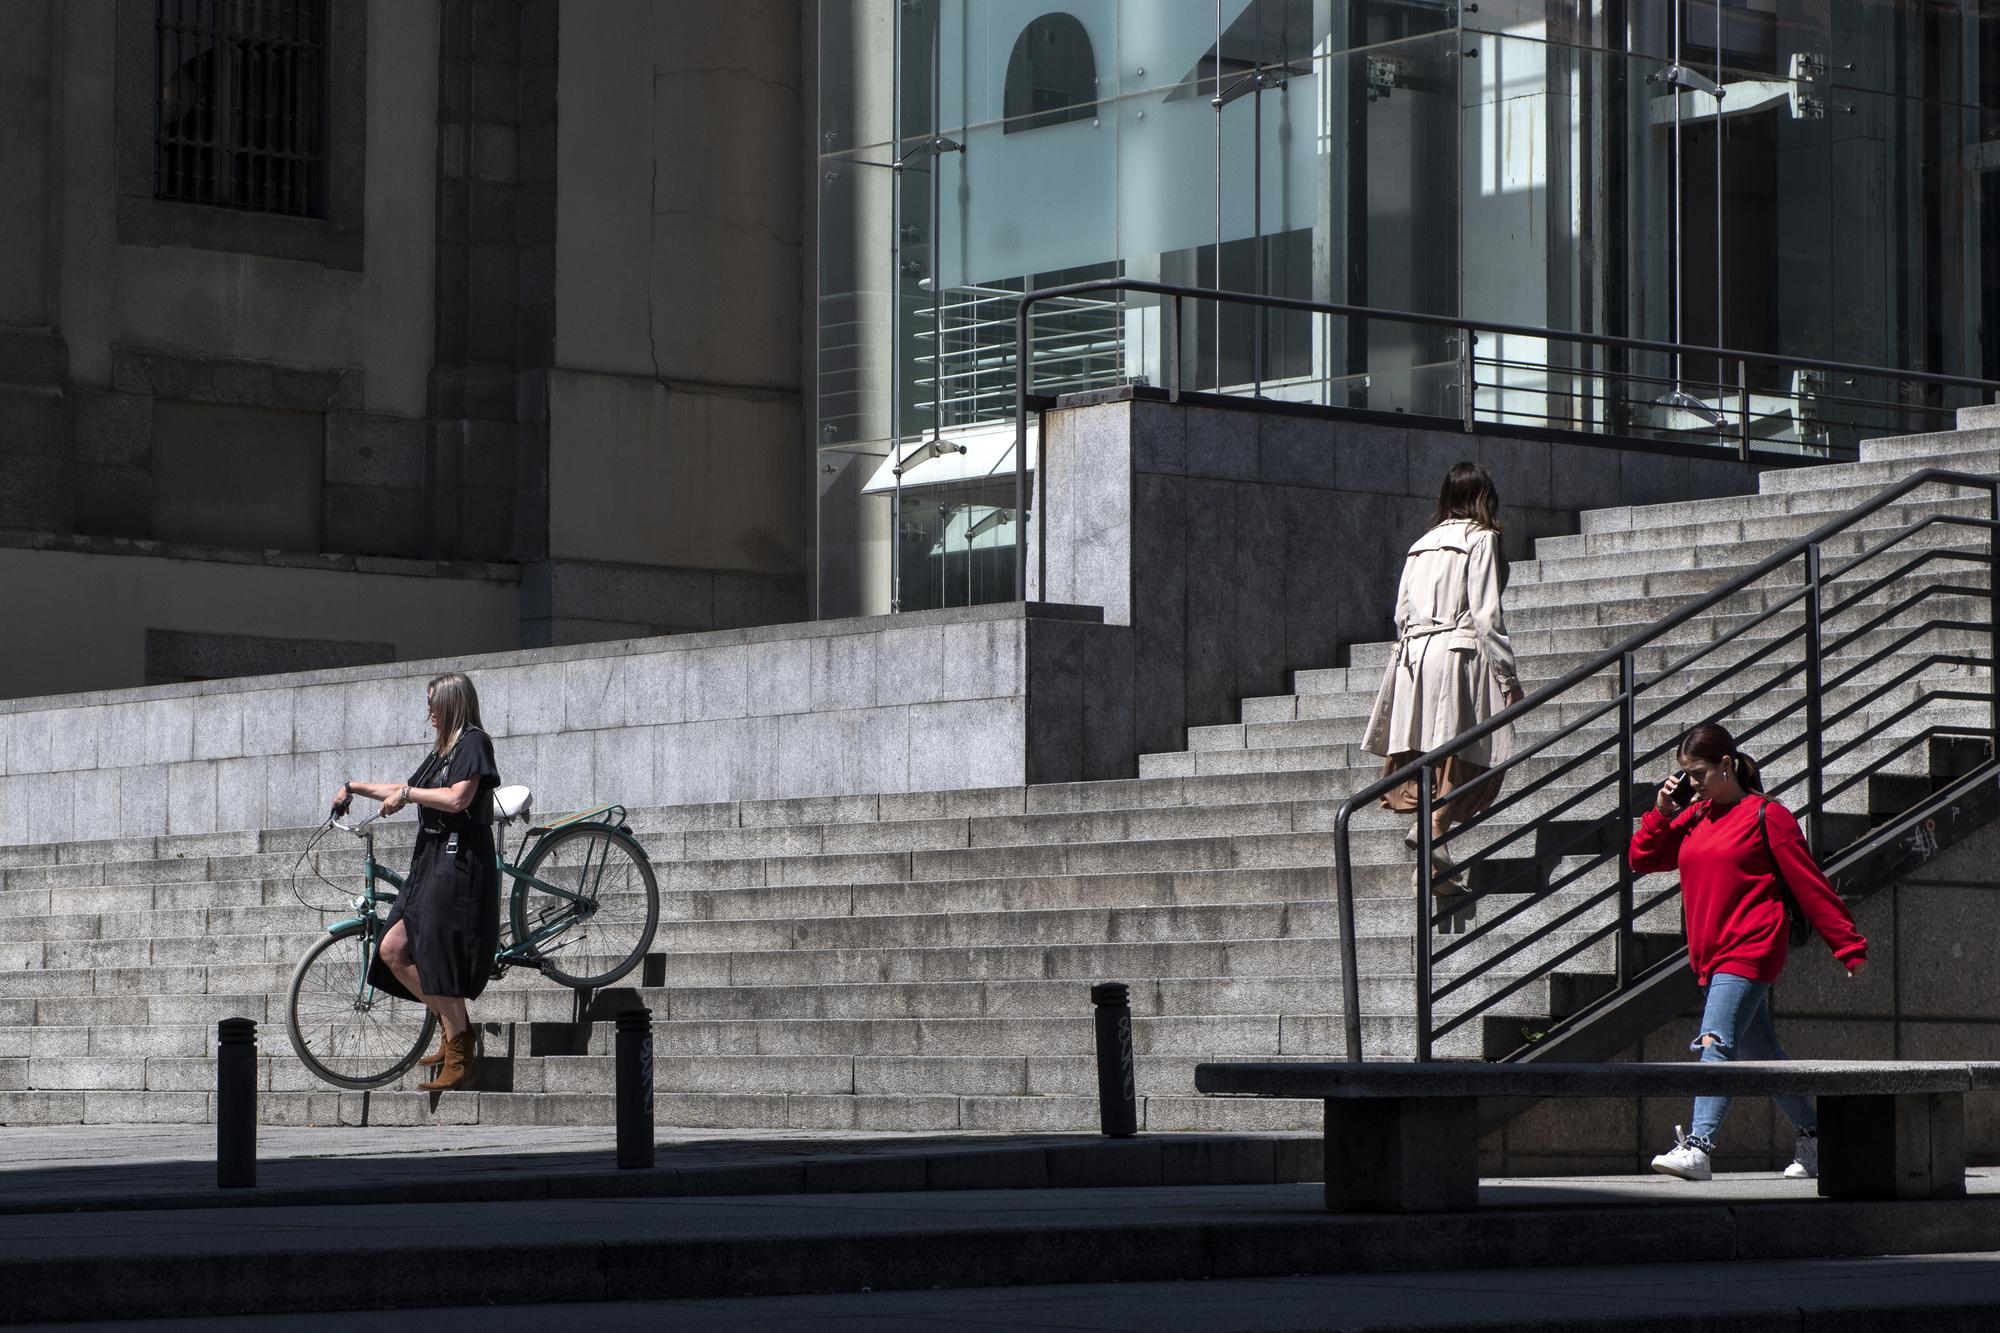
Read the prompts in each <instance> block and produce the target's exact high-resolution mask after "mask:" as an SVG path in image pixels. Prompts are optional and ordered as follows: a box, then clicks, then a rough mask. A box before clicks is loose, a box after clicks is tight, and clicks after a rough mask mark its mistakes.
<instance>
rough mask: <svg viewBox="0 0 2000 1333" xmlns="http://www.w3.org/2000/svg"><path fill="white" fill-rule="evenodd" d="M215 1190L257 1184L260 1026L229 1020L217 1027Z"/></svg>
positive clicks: (241, 1019)
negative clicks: (258, 1035) (258, 1046)
mask: <svg viewBox="0 0 2000 1333" xmlns="http://www.w3.org/2000/svg"><path fill="white" fill-rule="evenodd" d="M215 1034H216V1049H215V1186H216V1188H217V1189H225V1190H235V1189H249V1188H251V1187H252V1186H254V1185H255V1184H256V1183H257V1024H256V1022H255V1021H254V1020H252V1019H248V1018H225V1019H223V1020H222V1021H221V1022H220V1023H217V1024H216V1025H215Z"/></svg>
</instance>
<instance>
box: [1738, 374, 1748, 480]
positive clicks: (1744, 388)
mask: <svg viewBox="0 0 2000 1333" xmlns="http://www.w3.org/2000/svg"><path fill="white" fill-rule="evenodd" d="M1736 416H1737V423H1736V451H1737V453H1738V455H1739V456H1741V457H1742V459H1743V461H1744V462H1746V463H1748V462H1749V461H1750V362H1749V361H1748V360H1746V359H1745V358H1743V357H1738V358H1737V359H1736Z"/></svg>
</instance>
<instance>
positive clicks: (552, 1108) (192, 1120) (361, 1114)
mask: <svg viewBox="0 0 2000 1333" xmlns="http://www.w3.org/2000/svg"><path fill="white" fill-rule="evenodd" d="M212 1101H213V1095H212V1094H207V1093H198V1092H0V1124H9V1125H39V1124H205V1123H208V1122H210V1121H212V1120H213V1119H214V1112H213V1106H212ZM612 1101H613V1099H612V1098H611V1097H610V1096H609V1095H606V1094H594V1093H510V1092H463V1093H461V1092H454V1093H451V1094H448V1095H446V1096H444V1097H441V1098H434V1097H433V1096H432V1095H431V1094H429V1093H417V1092H389V1093H359V1092H335V1091H333V1090H330V1089H329V1090H327V1091H323V1092H271V1093H266V1094H264V1095H263V1096H260V1097H259V1098H258V1102H257V1109H258V1114H259V1117H260V1119H261V1120H262V1122H263V1123H265V1124H269V1125H575V1126H597V1127H603V1128H607V1129H608V1127H609V1126H611V1125H612V1124H613V1123H614V1121H615V1108H614V1107H613V1104H612ZM1139 1113H1140V1127H1141V1128H1143V1129H1147V1130H1152V1131H1155V1132H1159V1133H1169V1132H1177V1131H1180V1132H1221V1133H1252V1132H1258V1131H1276V1130H1312V1129H1316V1128H1317V1127H1318V1125H1319V1123H1320V1120H1321V1117H1322V1116H1323V1110H1322V1107H1321V1104H1320V1103H1318V1102H1293V1101H1279V1100H1276V1099H1270V1098H1215V1097H1176V1096H1148V1095H1145V1094H1143V1093H1142V1094H1141V1096H1140V1098H1139ZM654 1123H656V1124H658V1125H662V1126H679V1127H684V1128H689V1129H793V1130H801V1131H814V1130H846V1131H853V1130H863V1131H880V1132H883V1133H894V1132H904V1131H947V1130H956V1131H965V1132H976V1133H1021V1134H1026V1133H1072V1132H1095V1131H1096V1130H1097V1127H1098V1111H1097V1098H1096V1097H1095V1096H1091V1097H1064V1096H1046V1097H952V1096H949V1095H940V1096H901V1097H880V1096H854V1095H805V1094H789V1095H788V1094H781V1093H657V1094H655V1097H654ZM605 1142H606V1145H607V1148H606V1150H607V1151H608V1150H609V1143H610V1140H609V1138H607V1139H606V1140H605Z"/></svg>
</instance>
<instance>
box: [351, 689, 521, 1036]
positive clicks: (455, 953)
mask: <svg viewBox="0 0 2000 1333" xmlns="http://www.w3.org/2000/svg"><path fill="white" fill-rule="evenodd" d="M468 778H477V779H479V788H478V790H477V791H476V792H474V794H473V797H472V803H471V804H470V805H468V806H466V807H465V809H464V810H463V811H461V812H459V813H458V814H455V815H454V814H446V813H445V812H444V811H442V810H432V809H430V808H429V807H427V806H420V807H418V814H417V847H416V852H415V854H414V855H413V856H412V857H411V858H410V874H409V878H408V879H407V880H405V881H404V883H403V891H402V892H401V893H400V894H398V895H397V896H396V901H395V903H394V905H393V906H391V907H390V909H389V917H388V924H389V925H391V926H393V925H395V924H396V922H398V921H401V922H402V923H403V929H404V931H405V932H407V934H408V936H409V941H410V957H411V959H412V961H414V962H415V963H416V966H417V979H418V981H419V982H420V983H421V984H422V986H423V988H424V993H425V994H427V995H432V996H462V997H463V998H465V999H468V1000H476V999H478V998H479V992H481V991H483V990H485V989H486V982H487V980H488V979H489V978H490V977H491V976H492V975H493V953H494V950H496V949H497V948H499V946H500V869H499V866H498V865H497V864H496V862H495V860H494V855H493V789H494V788H495V787H497V786H498V785H500V769H499V767H498V766H497V765H496V764H495V763H494V761H493V741H492V739H491V738H490V737H489V736H487V734H486V733H485V732H484V731H481V730H480V729H479V728H477V727H467V728H466V729H465V730H464V731H462V732H461V733H459V737H458V743H457V744H456V745H453V746H452V747H451V750H450V751H449V752H448V753H446V754H443V755H438V754H432V755H428V756H426V757H425V759H424V762H423V763H422V764H421V765H420V766H419V767H418V768H417V771H416V772H415V773H412V774H411V775H410V785H411V786H412V787H451V786H456V785H457V784H458V783H461V782H464V781H465V780H466V779H468ZM368 979H369V981H370V982H371V983H373V984H374V985H375V986H376V987H377V988H378V989H380V990H385V991H387V992H389V993H390V994H391V995H400V996H402V997H403V998H404V999H406V1000H414V999H415V998H416V997H415V996H414V995H411V994H410V993H409V991H408V990H406V989H404V987H403V984H402V983H401V982H399V981H397V980H396V978H395V977H394V975H392V974H391V973H390V971H389V969H388V967H387V966H386V965H385V964H384V963H383V962H382V960H381V959H380V958H379V957H378V958H377V959H376V960H375V964H374V966H373V967H372V968H370V969H369V973H368Z"/></svg>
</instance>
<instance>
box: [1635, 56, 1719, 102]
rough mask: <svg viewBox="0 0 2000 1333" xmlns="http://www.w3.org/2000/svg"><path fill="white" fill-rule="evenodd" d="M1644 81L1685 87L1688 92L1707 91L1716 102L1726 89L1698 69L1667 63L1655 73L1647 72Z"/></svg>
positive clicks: (1673, 86)
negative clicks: (1667, 64)
mask: <svg viewBox="0 0 2000 1333" xmlns="http://www.w3.org/2000/svg"><path fill="white" fill-rule="evenodd" d="M1646 82H1648V83H1664V84H1666V85H1667V86H1668V87H1669V88H1685V89H1687V90H1688V91H1690V92H1697V93H1707V94H1708V95H1709V96H1710V97H1713V98H1714V99H1715V100H1716V101H1718V102H1720V101H1721V100H1722V98H1723V96H1724V94H1725V93H1726V92H1727V89H1725V88H1724V87H1723V86H1722V85H1721V84H1719V83H1717V82H1716V81H1715V80H1714V79H1711V78H1709V77H1708V75H1706V74H1703V73H1701V72H1700V71H1699V70H1692V69H1689V68H1688V67H1687V66H1686V65H1669V66H1667V67H1666V68H1665V69H1663V70H1660V71H1659V72H1658V73H1656V74H1648V75H1647V76H1646Z"/></svg>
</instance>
